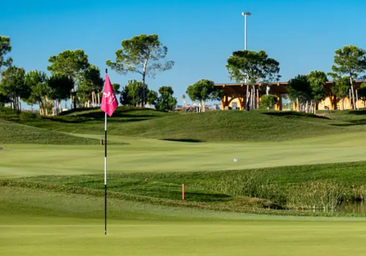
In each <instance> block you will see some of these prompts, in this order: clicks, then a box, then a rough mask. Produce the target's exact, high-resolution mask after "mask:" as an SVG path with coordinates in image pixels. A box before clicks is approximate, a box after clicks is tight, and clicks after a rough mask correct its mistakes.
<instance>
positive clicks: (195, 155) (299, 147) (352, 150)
mask: <svg viewBox="0 0 366 256" xmlns="http://www.w3.org/2000/svg"><path fill="white" fill-rule="evenodd" d="M365 135H366V133H364V132H359V133H349V134H341V135H329V136H323V137H320V138H312V139H300V140H293V141H287V142H266V143H264V142H256V143H249V142H237V143H236V142H226V143H225V142H222V143H184V142H170V141H160V140H149V139H137V138H126V137H118V136H110V140H111V141H114V142H124V143H127V145H109V146H108V171H109V172H110V173H113V172H148V171H158V172H172V171H200V170H207V171H215V170H229V169H248V168H262V167H274V166H286V165H304V164H319V163H337V162H352V161H364V160H365V155H366V147H364V145H365V144H366V136H365ZM89 137H91V138H98V136H89ZM99 138H100V137H99ZM234 158H238V159H239V161H238V162H234V161H233V159H234ZM103 159H104V146H99V145H98V146H96V145H57V146H56V145H7V146H6V147H5V150H2V151H0V176H6V177H12V176H32V175H63V174H64V175H70V174H89V173H103Z"/></svg>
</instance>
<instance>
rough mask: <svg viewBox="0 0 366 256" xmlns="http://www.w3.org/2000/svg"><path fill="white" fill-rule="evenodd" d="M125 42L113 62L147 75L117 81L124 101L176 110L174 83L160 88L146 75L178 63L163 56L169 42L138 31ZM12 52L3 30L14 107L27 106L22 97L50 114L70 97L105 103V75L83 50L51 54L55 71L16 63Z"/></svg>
mask: <svg viewBox="0 0 366 256" xmlns="http://www.w3.org/2000/svg"><path fill="white" fill-rule="evenodd" d="M121 45H122V49H118V50H117V51H116V59H115V61H111V60H107V61H106V64H107V66H109V67H110V68H111V69H112V70H115V71H116V72H117V73H118V74H123V75H126V74H128V73H136V74H140V75H141V82H140V81H136V80H132V81H129V82H128V84H127V85H126V86H124V87H123V88H122V89H121V90H120V85H119V84H113V89H114V91H115V93H116V94H120V102H121V104H122V105H129V106H140V107H144V106H145V104H147V103H148V104H150V105H153V106H154V107H155V108H157V109H159V110H162V111H171V110H174V109H175V107H176V105H177V99H176V98H175V97H174V96H173V94H174V91H173V89H172V87H171V86H162V87H160V88H159V90H158V92H155V91H153V90H151V89H149V88H148V86H147V84H146V77H152V78H154V77H155V75H156V74H157V72H159V71H165V70H169V69H171V68H172V67H173V65H174V62H173V61H165V62H162V61H161V60H163V59H164V58H165V57H166V55H167V52H168V48H167V47H166V46H164V45H163V44H162V43H161V42H160V41H159V38H158V36H157V35H140V36H135V37H133V38H131V39H126V40H123V41H122V43H121ZM10 52H11V44H10V38H9V37H5V36H0V71H1V80H0V106H1V105H4V104H7V103H9V104H11V107H12V108H13V109H15V110H21V100H22V101H24V102H25V103H27V104H28V105H31V106H32V105H34V104H38V105H39V112H40V114H41V115H49V114H51V113H52V114H58V113H59V112H61V109H62V106H61V101H63V100H68V99H70V105H71V103H72V105H73V108H80V107H96V106H99V105H100V102H101V94H102V90H103V84H104V79H103V78H102V77H101V73H100V70H99V68H98V67H96V66H95V65H93V64H91V63H90V62H89V60H88V55H87V54H86V53H85V52H84V51H83V50H66V51H63V52H61V53H59V54H58V55H55V56H51V57H50V58H49V60H48V61H49V63H50V64H49V66H48V67H47V70H48V71H50V76H47V74H46V73H45V72H43V71H40V70H33V71H29V72H26V71H25V70H24V68H22V67H17V66H15V65H13V59H12V58H10V57H8V58H6V56H7V55H8V54H9V53H10ZM3 69H4V70H3Z"/></svg>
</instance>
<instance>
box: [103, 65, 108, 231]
mask: <svg viewBox="0 0 366 256" xmlns="http://www.w3.org/2000/svg"><path fill="white" fill-rule="evenodd" d="M105 73H106V74H108V69H105ZM104 121H105V125H104V134H105V139H104V140H105V141H104V234H105V235H107V113H104Z"/></svg>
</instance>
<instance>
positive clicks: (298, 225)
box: [0, 188, 366, 256]
mask: <svg viewBox="0 0 366 256" xmlns="http://www.w3.org/2000/svg"><path fill="white" fill-rule="evenodd" d="M0 194H1V195H2V196H1V197H0V251H1V253H2V254H4V255H11V256H12V255H30V256H33V255H34V256H35V255H41V256H43V255H71V256H73V255H127V256H129V255H131V256H132V255H134V256H140V255H162V256H164V255H182V256H183V255H193V256H196V255H197V256H198V255H213V256H216V255H217V256H221V255H234V256H236V255H238V256H239V255H240V256H241V255H273V256H280V255H281V256H282V255H315V256H318V255H319V256H320V255H335V256H338V255H339V256H340V255H364V254H365V253H366V246H365V243H364V239H365V238H366V234H365V232H364V229H365V227H364V225H363V224H362V223H363V222H364V221H365V219H363V218H319V217H318V218H304V217H282V216H263V215H247V214H236V213H223V212H212V211H206V210H196V209H176V208H172V207H163V206H154V205H149V204H140V203H132V202H127V201H121V200H117V199H110V200H109V209H110V211H109V214H110V217H109V219H108V235H107V236H105V235H104V219H103V209H104V208H103V202H104V201H103V198H98V197H97V198H95V197H89V196H85V195H68V194H64V193H56V192H43V191H39V190H31V189H18V188H0Z"/></svg>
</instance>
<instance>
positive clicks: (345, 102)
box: [318, 97, 366, 110]
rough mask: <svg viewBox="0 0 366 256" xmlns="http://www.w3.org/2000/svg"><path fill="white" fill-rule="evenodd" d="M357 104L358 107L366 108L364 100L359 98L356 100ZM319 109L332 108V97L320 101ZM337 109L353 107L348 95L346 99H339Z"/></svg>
mask: <svg viewBox="0 0 366 256" xmlns="http://www.w3.org/2000/svg"><path fill="white" fill-rule="evenodd" d="M356 106H357V108H365V107H366V104H365V102H364V101H363V100H358V101H356ZM327 107H328V108H327ZM318 109H319V110H327V109H331V110H332V109H333V106H332V102H331V100H330V97H327V98H326V99H325V100H323V101H321V102H319V105H318ZM337 109H339V110H343V109H345V110H347V109H352V106H351V101H350V99H349V98H348V97H346V98H344V99H340V100H337Z"/></svg>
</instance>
